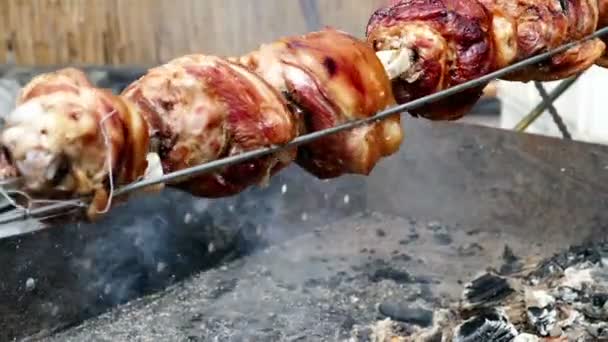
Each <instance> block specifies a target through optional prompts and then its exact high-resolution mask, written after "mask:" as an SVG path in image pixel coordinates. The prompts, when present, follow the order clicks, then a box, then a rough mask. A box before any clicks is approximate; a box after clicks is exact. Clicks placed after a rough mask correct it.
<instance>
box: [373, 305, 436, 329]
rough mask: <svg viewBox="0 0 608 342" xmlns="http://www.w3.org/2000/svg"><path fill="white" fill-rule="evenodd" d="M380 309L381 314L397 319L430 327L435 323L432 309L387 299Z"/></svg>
mask: <svg viewBox="0 0 608 342" xmlns="http://www.w3.org/2000/svg"><path fill="white" fill-rule="evenodd" d="M378 309H379V310H380V313H381V314H383V315H385V316H387V317H390V318H391V319H393V320H395V321H400V322H404V323H410V324H415V325H418V326H421V327H428V326H430V325H431V324H433V312H432V311H429V310H426V309H422V308H417V307H410V306H408V304H407V303H401V302H395V301H385V302H384V303H382V304H380V307H379V308H378Z"/></svg>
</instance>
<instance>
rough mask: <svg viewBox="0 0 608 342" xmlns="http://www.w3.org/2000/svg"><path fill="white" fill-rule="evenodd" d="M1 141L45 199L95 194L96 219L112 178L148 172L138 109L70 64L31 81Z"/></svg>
mask: <svg viewBox="0 0 608 342" xmlns="http://www.w3.org/2000/svg"><path fill="white" fill-rule="evenodd" d="M0 144H1V145H2V147H3V149H4V151H5V152H6V153H5V156H4V157H5V160H4V161H5V163H6V164H7V165H10V167H14V169H15V170H16V174H17V175H19V176H20V177H21V179H22V181H23V190H25V191H26V192H29V193H31V194H32V195H34V196H39V197H42V198H45V199H53V198H55V199H57V198H73V197H75V196H83V195H93V196H94V198H93V203H92V205H91V207H90V209H89V218H94V217H95V216H97V214H99V213H100V212H102V211H103V210H104V209H105V208H106V206H107V205H108V199H109V190H110V189H109V183H110V178H112V180H113V183H114V185H115V186H118V185H120V184H127V183H131V182H133V181H136V180H138V179H139V178H141V177H143V176H144V174H145V171H146V167H147V161H146V153H147V151H148V144H149V139H148V128H147V125H146V122H145V121H144V120H143V118H142V117H141V116H140V115H139V113H138V112H136V111H134V110H133V109H132V108H130V107H129V106H128V105H127V104H126V103H125V102H124V101H122V100H121V99H120V98H119V97H117V96H114V95H112V94H111V93H110V92H107V91H104V90H101V89H97V88H94V87H92V86H91V84H90V83H89V81H88V80H87V78H86V75H85V74H84V73H82V72H80V71H78V70H76V69H63V70H59V71H57V72H53V73H48V74H44V75H41V76H38V77H36V78H34V79H33V80H32V81H31V82H30V83H29V84H27V85H26V86H25V87H24V89H23V90H22V92H21V94H20V96H19V98H18V101H17V108H16V109H15V110H14V111H13V112H12V113H9V114H8V115H6V116H5V127H4V128H3V130H2V132H1V133H0ZM2 173H3V172H2Z"/></svg>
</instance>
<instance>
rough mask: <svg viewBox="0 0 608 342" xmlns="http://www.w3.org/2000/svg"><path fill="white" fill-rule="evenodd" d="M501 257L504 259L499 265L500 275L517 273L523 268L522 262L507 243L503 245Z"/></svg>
mask: <svg viewBox="0 0 608 342" xmlns="http://www.w3.org/2000/svg"><path fill="white" fill-rule="evenodd" d="M502 259H503V261H504V264H503V265H502V266H501V267H500V274H502V275H508V274H513V273H517V272H520V271H521V270H522V268H523V264H522V263H521V262H520V261H519V258H518V257H517V256H516V255H515V253H513V250H512V249H511V247H509V246H508V245H506V246H505V250H504V251H503V253H502Z"/></svg>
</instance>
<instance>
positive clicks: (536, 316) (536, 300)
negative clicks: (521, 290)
mask: <svg viewBox="0 0 608 342" xmlns="http://www.w3.org/2000/svg"><path fill="white" fill-rule="evenodd" d="M524 296H525V302H526V309H527V315H528V324H529V325H530V326H531V327H532V328H533V329H534V330H535V331H536V332H537V333H539V334H540V335H541V336H550V335H552V334H551V332H552V331H554V329H555V328H556V325H557V318H558V315H557V309H556V303H555V298H554V297H553V296H551V295H550V294H548V293H547V292H546V291H541V290H526V291H525V295H524Z"/></svg>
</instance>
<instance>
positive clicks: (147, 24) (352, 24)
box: [0, 0, 383, 65]
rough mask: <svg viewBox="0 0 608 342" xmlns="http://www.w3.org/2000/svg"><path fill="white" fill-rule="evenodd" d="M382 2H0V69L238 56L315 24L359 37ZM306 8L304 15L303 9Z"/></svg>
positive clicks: (143, 0)
mask: <svg viewBox="0 0 608 342" xmlns="http://www.w3.org/2000/svg"><path fill="white" fill-rule="evenodd" d="M382 2H383V0H316V1H308V0H305V1H299V0H1V1H0V23H1V25H2V26H1V29H0V41H2V42H4V44H1V45H0V63H9V62H13V63H16V64H19V65H55V64H72V63H76V64H112V65H119V64H158V63H161V62H163V61H167V60H168V59H171V58H174V57H176V56H179V55H182V54H187V53H192V52H205V53H212V54H220V55H236V54H242V53H244V52H247V51H249V50H252V49H255V48H256V47H257V46H258V45H259V44H260V43H263V42H268V41H271V40H273V39H275V38H277V37H278V36H280V35H285V34H294V33H304V32H306V31H308V30H309V27H308V26H309V25H307V24H308V20H309V19H310V18H307V15H306V11H305V10H303V8H305V7H306V6H307V4H308V6H310V4H312V5H313V6H314V5H316V6H317V9H318V13H319V15H320V18H319V19H320V20H319V22H320V23H322V24H323V25H333V26H335V27H337V28H340V29H343V30H346V31H348V32H351V33H353V34H355V35H358V36H363V34H364V30H365V26H366V24H367V21H368V19H369V16H370V14H371V13H372V11H373V10H374V9H375V8H378V7H379V5H380V4H381V3H382ZM303 6H304V7H303Z"/></svg>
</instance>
